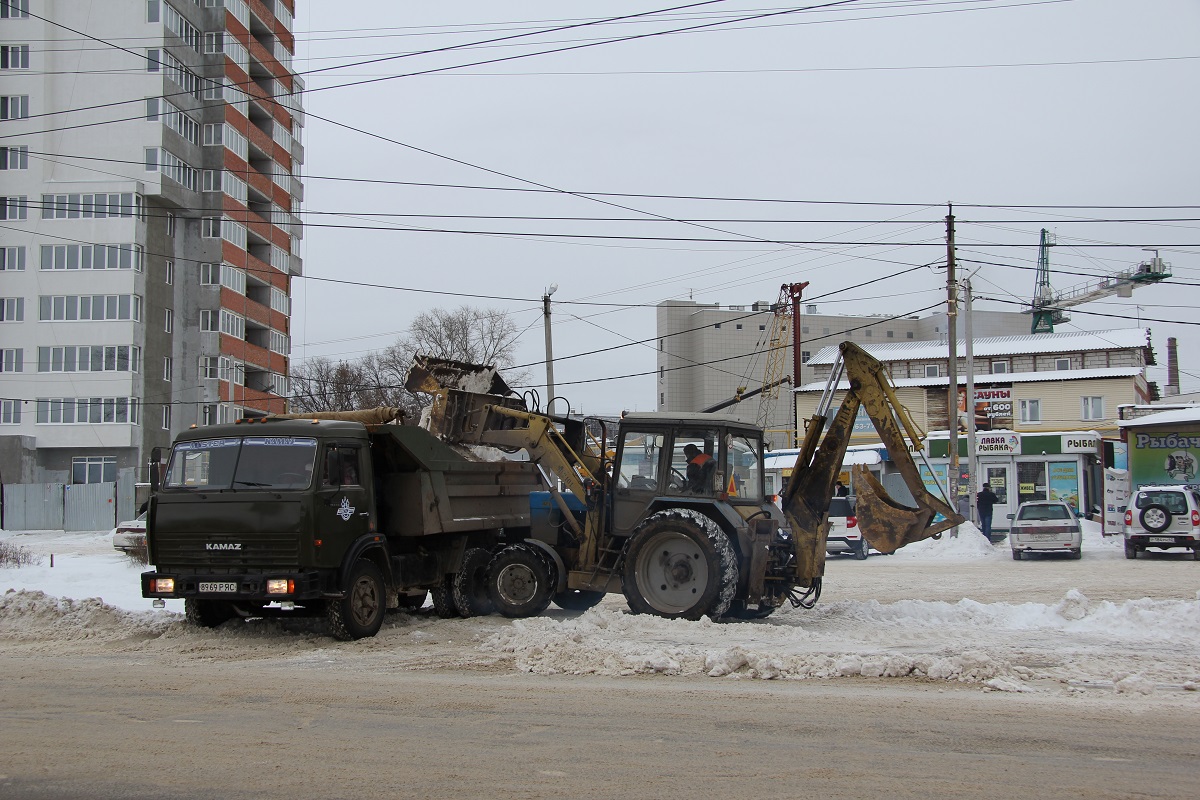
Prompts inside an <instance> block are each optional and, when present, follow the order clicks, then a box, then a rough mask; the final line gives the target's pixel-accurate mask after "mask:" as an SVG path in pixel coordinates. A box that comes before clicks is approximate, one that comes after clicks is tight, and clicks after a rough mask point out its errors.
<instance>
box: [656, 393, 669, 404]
mask: <svg viewBox="0 0 1200 800" xmlns="http://www.w3.org/2000/svg"><path fill="white" fill-rule="evenodd" d="M666 404H667V394H666V392H659V393H658V407H659V408H662V407H663V406H665V405H666Z"/></svg>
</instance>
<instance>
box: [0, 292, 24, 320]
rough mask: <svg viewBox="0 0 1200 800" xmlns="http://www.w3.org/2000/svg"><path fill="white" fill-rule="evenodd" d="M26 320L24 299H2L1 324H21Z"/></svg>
mask: <svg viewBox="0 0 1200 800" xmlns="http://www.w3.org/2000/svg"><path fill="white" fill-rule="evenodd" d="M24 319H25V298H24V297H0V322H21V321H23V320H24Z"/></svg>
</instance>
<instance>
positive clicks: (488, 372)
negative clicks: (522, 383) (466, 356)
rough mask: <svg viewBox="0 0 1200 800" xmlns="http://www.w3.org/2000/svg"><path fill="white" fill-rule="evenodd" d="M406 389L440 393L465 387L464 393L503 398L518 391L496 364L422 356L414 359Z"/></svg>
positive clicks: (405, 382)
mask: <svg viewBox="0 0 1200 800" xmlns="http://www.w3.org/2000/svg"><path fill="white" fill-rule="evenodd" d="M404 388H405V389H408V390H409V391H410V392H425V393H427V394H437V393H438V392H440V391H442V390H443V389H461V390H462V391H464V392H473V393H475V394H494V395H499V396H501V397H508V396H509V395H512V394H514V392H513V390H512V389H511V388H509V385H508V384H507V383H505V382H504V379H503V378H501V377H500V373H499V372H497V371H496V367H495V366H492V365H484V364H469V363H467V362H465V361H453V360H451V359H448V358H436V357H434V356H421V355H418V356H416V357H415V358H414V359H413V365H412V366H411V367H409V370H408V378H407V380H405V381H404Z"/></svg>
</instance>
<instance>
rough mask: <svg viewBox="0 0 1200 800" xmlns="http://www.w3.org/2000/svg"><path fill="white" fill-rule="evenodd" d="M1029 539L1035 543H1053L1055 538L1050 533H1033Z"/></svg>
mask: <svg viewBox="0 0 1200 800" xmlns="http://www.w3.org/2000/svg"><path fill="white" fill-rule="evenodd" d="M1029 538H1030V539H1033V540H1034V541H1035V542H1052V541H1054V538H1055V537H1054V534H1052V533H1035V534H1032V535H1031V536H1030V537H1029Z"/></svg>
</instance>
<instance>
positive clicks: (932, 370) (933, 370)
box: [925, 364, 942, 378]
mask: <svg viewBox="0 0 1200 800" xmlns="http://www.w3.org/2000/svg"><path fill="white" fill-rule="evenodd" d="M941 375H942V367H941V365H940V364H926V365H925V377H926V378H940V377H941Z"/></svg>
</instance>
